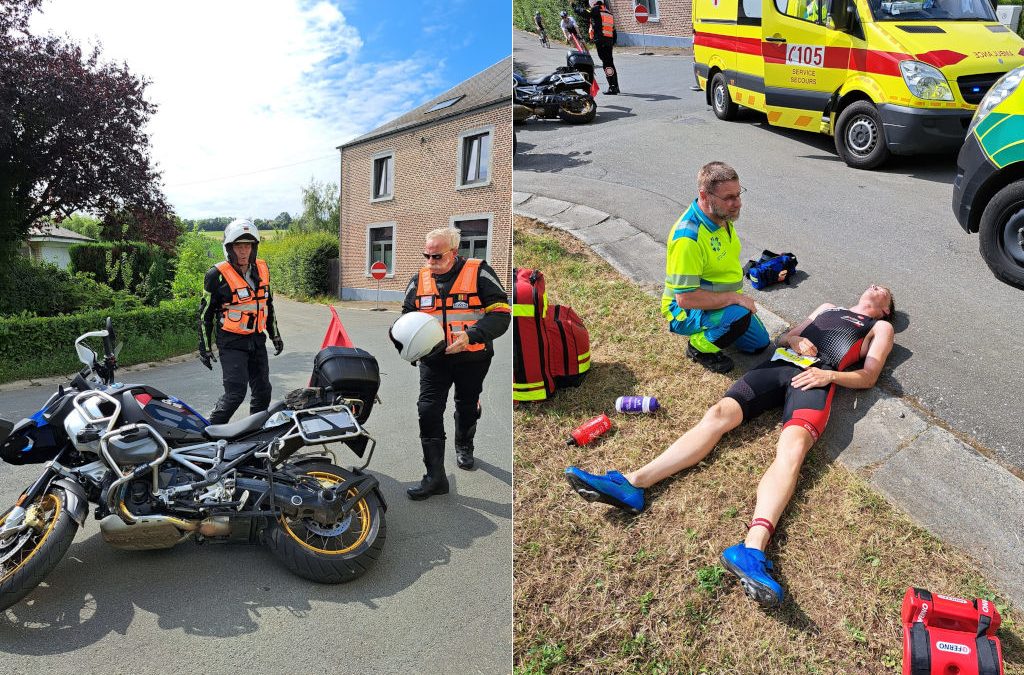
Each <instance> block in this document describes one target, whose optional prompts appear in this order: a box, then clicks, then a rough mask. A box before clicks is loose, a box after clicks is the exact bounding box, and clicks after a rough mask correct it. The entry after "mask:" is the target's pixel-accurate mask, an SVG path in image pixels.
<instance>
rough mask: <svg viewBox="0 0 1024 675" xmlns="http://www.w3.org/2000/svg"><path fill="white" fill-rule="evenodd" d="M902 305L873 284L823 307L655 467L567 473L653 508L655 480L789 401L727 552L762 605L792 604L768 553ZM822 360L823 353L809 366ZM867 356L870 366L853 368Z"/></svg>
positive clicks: (871, 378) (888, 339) (876, 365)
mask: <svg viewBox="0 0 1024 675" xmlns="http://www.w3.org/2000/svg"><path fill="white" fill-rule="evenodd" d="M895 311H896V307H895V303H894V301H893V297H892V292H891V291H889V289H887V288H885V287H884V286H877V285H873V286H871V287H869V288H868V289H867V290H865V291H864V292H863V293H862V294H861V296H860V298H859V300H858V301H857V304H855V305H854V306H853V307H851V308H850V309H843V308H841V307H836V306H834V305H827V304H826V305H821V306H820V307H818V308H817V309H816V310H815V311H814V312H813V313H812V314H811V315H810V316H809V317H808V318H807V319H806V320H805V321H804V322H803V323H801V324H800V325H799V326H797V327H796V328H794V329H792V330H790V331H789V332H787V333H785V334H784V335H783V336H782V337H780V338H779V340H778V342H779V344H780V345H781V348H780V351H783V348H788V350H789V351H788V352H785V354H786V356H787V357H788V359H781V358H776V357H775V356H774V355H773V357H772V358H769V359H767V360H765V361H764V362H763V363H761V364H760V365H758V366H755V367H754V368H752V369H751V370H749V371H747V373H746V374H745V375H744V376H743V377H741V378H740V379H739V380H737V381H736V382H735V383H733V385H732V386H731V387H729V390H728V391H726V392H725V396H724V397H723V398H722V399H721V400H720V401H719V402H718V403H716V404H715V405H713V406H711V408H710V409H709V410H708V411H707V413H705V415H704V418H703V419H702V420H701V421H700V422H699V423H698V424H697V426H695V427H693V428H692V429H690V430H689V431H687V432H686V433H685V434H683V435H682V436H680V437H679V438H678V439H677V440H676V441H675V442H674V443H673V444H672V445H670V446H669V447H668V449H667V450H665V451H664V452H663V453H661V455H659V456H658V457H656V458H655V459H654V460H652V461H651V462H649V463H648V464H647V465H645V466H644V467H642V468H640V469H638V470H636V471H631V472H627V473H625V474H623V473H619V472H618V471H609V472H607V473H606V474H604V475H603V476H599V475H597V474H592V473H588V472H586V471H583V470H582V469H578V468H576V467H574V466H571V467H569V468H567V469H566V470H565V477H566V480H568V481H569V484H570V485H571V486H572V487H573V489H574V490H575V491H576V492H577V493H578V494H579V495H580V496H581V497H583V498H584V499H586V500H588V501H601V502H606V503H609V504H612V505H614V506H617V507H619V508H621V509H625V510H627V511H630V512H633V513H639V512H641V511H642V510H643V509H644V506H645V499H644V497H645V490H646V489H647V488H649V487H651V486H652V485H654V484H655V483H657V482H659V481H662V480H664V479H665V478H668V477H669V476H671V475H673V474H675V473H678V472H679V471H682V470H683V469H686V468H688V467H691V466H694V465H696V464H697V463H698V462H700V461H701V460H702V459H704V457H706V456H707V455H708V453H710V452H711V450H712V449H714V447H715V445H716V444H717V443H718V441H719V440H720V439H721V438H722V436H723V435H724V434H725V433H726V432H728V431H730V430H732V429H735V428H736V427H738V426H739V425H740V424H742V423H743V422H745V421H747V420H751V419H753V418H755V417H757V416H758V415H760V414H761V413H762V412H764V411H765V410H768V409H769V408H776V407H780V406H781V407H782V409H783V413H782V419H783V425H782V433H781V434H780V435H779V441H778V444H777V446H776V451H775V460H774V461H773V462H772V464H771V466H770V467H768V470H767V471H766V472H765V473H764V475H763V476H762V477H761V482H760V483H759V484H758V486H757V502H756V504H755V506H754V514H753V519H752V520H751V521H750V524H749V525H748V530H747V536H746V539H745V540H744V541H742V542H740V543H738V544H736V545H735V546H730V547H729V548H727V549H725V551H723V552H722V556H721V560H722V564H723V565H724V566H725V567H726V569H728V570H729V571H730V572H732V573H733V574H735V575H736V576H738V577H739V578H740V582H741V584H742V586H743V589H744V590H745V591H746V593H747V594H748V595H750V596H751V597H753V598H754V599H755V600H757V601H758V602H759V603H761V604H762V605H765V606H768V607H774V606H778V605H780V604H782V599H783V592H782V586H780V585H779V583H778V582H777V581H775V579H774V578H772V576H771V574H769V572H770V571H771V569H772V563H771V561H769V560H768V559H767V558H766V557H765V554H764V551H765V549H766V548H767V547H768V543H769V541H770V540H771V536H772V534H773V533H774V532H775V525H776V524H777V523H778V522H779V518H780V517H781V516H782V512H783V510H784V509H785V508H786V505H787V504H788V503H789V500H790V499H791V498H792V497H793V492H794V490H795V489H796V482H797V478H798V477H799V476H800V467H801V465H802V464H803V461H804V457H805V456H806V455H807V451H808V450H810V448H811V446H812V445H813V444H814V442H815V441H816V440H818V436H820V435H821V433H822V432H823V431H824V430H825V424H826V423H827V422H828V416H829V410H830V407H831V404H832V397H833V395H834V394H835V388H836V386H840V387H848V388H850V389H870V388H871V387H873V386H874V385H875V382H876V381H877V380H878V376H879V375H880V374H881V372H882V367H883V366H884V365H885V360H886V358H887V357H888V356H889V352H890V351H891V350H892V345H893V333H894V331H893V327H892V324H891V323H889V322H890V321H891V320H892V317H893V313H894V312H895ZM780 356H782V354H780ZM800 357H806V358H804V359H801V358H800ZM812 359H817V361H816V362H815V363H813V364H812V365H808V362H809V361H811V360H812ZM797 361H801V363H796V362H797ZM860 362H863V363H861V365H860V368H857V369H852V367H853V366H855V365H856V364H858V363H860Z"/></svg>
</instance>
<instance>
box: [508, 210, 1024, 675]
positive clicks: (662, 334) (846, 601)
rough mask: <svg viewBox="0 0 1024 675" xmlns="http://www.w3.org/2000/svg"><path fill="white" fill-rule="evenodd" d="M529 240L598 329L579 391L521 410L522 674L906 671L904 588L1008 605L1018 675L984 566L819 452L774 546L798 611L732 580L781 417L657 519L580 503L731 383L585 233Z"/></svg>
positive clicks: (518, 593)
mask: <svg viewBox="0 0 1024 675" xmlns="http://www.w3.org/2000/svg"><path fill="white" fill-rule="evenodd" d="M514 243H515V257H516V265H517V266H520V267H536V268H539V269H541V270H542V271H543V272H544V273H545V276H546V278H547V282H548V293H549V296H550V297H551V298H552V302H560V303H563V304H569V305H571V306H573V307H574V308H575V309H576V310H577V312H578V313H579V314H580V316H581V317H583V319H584V321H585V322H586V323H587V326H588V329H589V330H590V338H591V352H592V358H593V364H594V365H593V367H592V369H591V373H590V375H589V376H588V379H587V380H586V382H585V384H584V386H583V387H581V388H580V389H574V390H567V391H563V392H560V393H559V394H558V395H557V396H556V397H555V398H554V399H553V400H552V401H549V402H547V403H543V404H534V405H521V406H518V407H517V409H516V411H515V413H514V425H515V457H514V460H515V522H516V526H515V660H516V672H517V673H522V674H524V675H525V674H526V673H531V674H532V673H543V672H555V673H566V672H588V673H591V672H601V673H626V672H635V673H641V672H642V673H696V672H709V673H741V674H744V675H745V674H748V673H786V674H789V673H884V672H900V667H901V662H902V642H901V640H902V637H901V636H902V632H901V627H900V614H899V613H900V603H901V600H902V596H903V592H904V591H905V590H906V588H907V587H908V586H918V587H922V588H926V589H929V590H932V591H935V592H941V593H945V594H952V595H960V596H965V597H975V596H987V597H989V598H990V599H994V600H996V603H997V606H998V607H999V609H1000V611H1001V612H1002V613H1003V621H1004V622H1003V628H1002V629H1001V630H1000V638H1001V639H1002V640H1003V647H1004V654H1005V661H1006V672H1007V673H1024V643H1022V641H1021V637H1020V632H1019V628H1018V627H1017V626H1015V625H1014V623H1015V622H1014V619H1015V618H1016V614H1017V613H1016V612H1015V611H1013V610H1011V609H1010V608H1008V607H1007V606H1006V604H1005V603H1004V602H1003V599H1002V598H999V597H997V596H996V595H994V594H993V592H992V590H991V587H990V586H988V585H987V583H986V581H985V579H984V577H983V576H982V575H981V574H980V573H979V571H978V568H977V565H976V564H975V563H973V562H972V561H971V560H970V559H969V558H968V557H967V556H966V555H965V554H964V553H963V552H961V551H959V550H956V549H954V548H952V547H950V546H947V545H945V544H943V543H942V542H940V541H939V540H937V539H936V538H935V537H933V536H932V535H930V534H929V533H928V532H926V531H925V530H923V529H921V528H919V527H917V526H916V525H914V524H913V523H912V522H910V521H909V520H908V519H907V518H906V517H905V516H903V515H902V514H900V513H898V512H896V511H895V510H893V508H892V507H890V506H889V504H888V503H887V502H886V501H885V499H884V498H883V497H881V496H880V495H879V494H878V493H876V492H874V491H873V490H871V488H870V487H868V486H867V484H866V483H865V482H864V480H863V479H861V478H860V477H858V476H857V475H855V474H853V473H852V472H850V471H848V470H847V469H845V468H843V467H842V466H839V465H838V464H833V463H830V462H828V461H827V458H826V457H824V455H823V454H822V453H821V452H819V451H817V450H816V449H815V450H812V451H811V454H810V456H809V458H808V460H807V462H806V464H805V466H804V469H803V473H802V475H801V479H800V484H799V487H798V488H797V493H796V495H795V497H794V499H793V501H792V503H791V504H790V507H789V509H788V511H787V512H786V515H785V516H784V517H783V519H782V522H781V524H780V528H779V531H778V533H777V535H776V540H775V541H774V542H773V544H772V546H771V547H770V548H769V551H768V553H769V557H771V558H773V559H774V560H775V562H776V565H777V566H778V567H777V570H778V571H779V576H780V578H781V582H782V584H783V587H784V588H785V589H786V593H787V597H786V603H785V605H784V607H783V608H782V609H781V610H780V611H776V612H766V611H762V610H761V609H759V608H758V606H757V605H755V604H754V603H753V602H752V601H750V600H748V599H747V598H746V596H744V595H743V592H742V590H741V589H740V588H739V585H738V584H736V583H734V581H733V580H732V578H731V576H730V575H727V574H726V575H723V571H724V570H723V569H722V568H721V567H720V566H719V564H718V555H719V553H720V552H721V550H722V549H723V548H725V547H727V546H730V545H732V544H735V543H736V542H738V541H740V540H741V539H742V538H743V536H744V532H745V530H744V525H743V524H744V522H745V521H746V519H749V517H750V513H751V511H752V509H753V506H754V492H755V488H756V485H757V482H758V480H759V478H760V475H761V472H762V471H763V470H764V469H765V468H767V466H768V464H769V463H770V461H771V458H772V456H773V453H774V447H775V442H776V440H777V438H778V434H779V429H780V416H779V415H777V414H766V415H764V416H762V418H761V419H759V420H757V421H756V422H753V423H751V424H749V425H745V426H744V427H741V428H740V429H738V430H737V431H736V432H733V433H732V434H729V435H727V436H726V437H725V438H724V439H723V440H722V442H721V443H720V444H719V447H718V448H717V449H716V450H715V451H713V452H712V454H711V455H710V456H709V457H708V459H707V460H706V461H705V462H703V463H701V464H700V465H699V466H698V467H695V468H693V469H691V470H689V471H687V472H684V473H682V474H680V475H678V476H676V477H674V478H673V479H669V480H667V481H665V482H663V483H662V484H661V485H659V486H657V487H655V488H654V489H652V490H650V491H649V492H648V496H649V498H650V505H649V507H648V510H647V511H646V512H645V513H644V514H643V515H641V516H638V517H631V516H628V515H625V514H624V513H622V512H620V511H617V510H615V509H612V508H611V507H608V506H605V505H602V504H589V503H587V502H585V501H583V500H582V499H580V498H579V497H577V496H576V495H575V494H574V493H572V491H571V490H570V489H569V487H568V485H567V484H566V483H565V481H564V480H563V477H562V472H563V471H564V468H565V467H566V466H568V465H570V464H576V465H579V466H581V467H583V468H585V469H588V470H591V471H603V470H605V469H609V468H618V469H620V470H623V471H624V470H626V469H632V468H636V467H638V466H640V465H641V464H643V463H644V462H646V461H647V460H649V459H650V458H652V457H653V456H654V455H655V454H657V453H658V452H660V451H661V450H662V449H664V448H665V447H667V446H668V444H669V443H671V442H672V441H673V440H675V438H676V437H677V436H678V435H679V434H680V433H681V432H682V431H684V430H685V429H686V428H688V427H689V426H691V425H692V424H694V423H696V422H697V421H698V420H699V419H700V416H701V415H702V414H703V412H704V410H705V409H706V408H707V407H708V406H709V405H711V404H712V403H714V401H716V400H717V399H718V398H719V397H720V396H721V394H722V393H723V392H724V391H725V389H726V388H727V387H728V385H729V383H730V380H729V379H728V378H727V377H724V376H719V375H714V374H710V373H707V372H705V371H704V370H703V369H701V368H699V367H697V366H695V365H693V364H691V363H690V362H688V361H687V360H686V359H685V358H684V356H683V352H684V349H685V340H684V339H682V338H680V337H678V336H673V335H671V334H669V333H668V331H667V330H666V329H665V325H664V321H663V319H662V318H661V316H660V314H659V312H658V301H657V300H656V299H654V298H651V297H650V296H648V295H645V294H644V293H643V292H642V291H641V290H640V289H638V288H637V287H636V286H635V285H633V284H632V283H630V282H629V281H628V280H625V279H624V278H622V277H621V276H620V275H618V274H617V273H616V272H615V271H614V270H612V269H611V268H610V267H609V266H608V265H607V264H605V263H604V262H603V261H601V260H600V259H599V258H598V257H596V256H595V255H594V254H593V253H592V252H590V251H589V249H587V248H586V247H585V246H583V245H582V244H581V243H580V242H578V241H577V240H575V239H573V238H571V237H569V236H567V235H564V234H562V233H558V232H555V231H552V230H548V229H546V228H543V227H542V226H538V225H537V224H536V223H533V222H532V221H526V220H524V219H517V222H516V229H515V241H514ZM623 394H647V395H655V396H657V397H658V399H659V401H660V402H661V403H662V406H663V410H662V411H661V412H660V413H659V414H657V415H654V416H640V417H632V416H623V415H615V414H614V412H613V406H614V400H615V397H617V396H619V395H623ZM600 412H609V413H610V414H611V415H612V417H613V421H614V423H615V429H614V430H613V431H612V432H610V433H609V434H608V435H606V436H605V437H604V438H602V439H600V440H599V441H597V442H596V443H595V444H593V445H592V446H590V447H585V448H567V447H566V445H565V438H566V436H567V434H568V432H569V430H571V429H572V428H573V427H575V426H576V425H578V424H579V423H580V422H582V421H584V420H586V419H589V418H590V417H592V416H594V415H596V414H598V413H600Z"/></svg>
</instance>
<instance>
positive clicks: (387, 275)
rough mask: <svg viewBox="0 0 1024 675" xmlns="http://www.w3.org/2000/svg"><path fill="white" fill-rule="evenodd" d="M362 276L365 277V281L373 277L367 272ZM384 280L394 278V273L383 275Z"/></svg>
mask: <svg viewBox="0 0 1024 675" xmlns="http://www.w3.org/2000/svg"><path fill="white" fill-rule="evenodd" d="M364 276H365V277H366V278H367V279H373V275H372V274H370V273H369V272H367V273H366V274H365V275H364ZM384 278H385V279H394V278H395V273H394V272H391V273H390V274H385V275H384Z"/></svg>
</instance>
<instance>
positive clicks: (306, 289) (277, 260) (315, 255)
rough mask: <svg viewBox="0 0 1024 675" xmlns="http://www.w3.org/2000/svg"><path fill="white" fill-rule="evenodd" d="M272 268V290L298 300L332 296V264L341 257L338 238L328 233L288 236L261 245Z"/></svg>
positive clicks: (263, 254)
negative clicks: (339, 255) (329, 294)
mask: <svg viewBox="0 0 1024 675" xmlns="http://www.w3.org/2000/svg"><path fill="white" fill-rule="evenodd" d="M259 256H260V257H261V258H263V259H264V260H266V261H267V264H268V265H270V287H271V288H272V289H274V290H276V291H278V292H280V293H283V294H285V295H288V296H291V297H293V298H296V299H305V298H311V297H315V296H318V295H326V294H328V293H330V288H331V283H330V282H331V280H330V261H331V260H332V259H334V258H337V257H338V237H337V235H335V234H329V233H327V232H310V233H307V234H288V235H285V236H283V237H280V238H278V237H275V238H274V239H273V240H271V241H267V242H263V243H261V244H260V248H259Z"/></svg>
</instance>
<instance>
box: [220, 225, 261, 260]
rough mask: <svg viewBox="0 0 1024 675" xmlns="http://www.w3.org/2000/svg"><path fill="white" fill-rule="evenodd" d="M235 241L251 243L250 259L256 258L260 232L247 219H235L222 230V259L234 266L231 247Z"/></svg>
mask: <svg viewBox="0 0 1024 675" xmlns="http://www.w3.org/2000/svg"><path fill="white" fill-rule="evenodd" d="M236 241H251V242H252V243H253V249H252V256H251V259H253V260H255V258H256V249H258V248H259V243H260V231H259V230H258V229H256V226H255V225H253V224H252V221H251V220H249V219H248V218H235V219H234V220H232V221H231V222H230V223H228V226H227V227H225V228H224V259H225V260H227V261H228V262H229V263H231V264H234V262H235V260H234V256H233V253H234V251H233V250H232V249H231V245H232V244H234V243H235V242H236Z"/></svg>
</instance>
